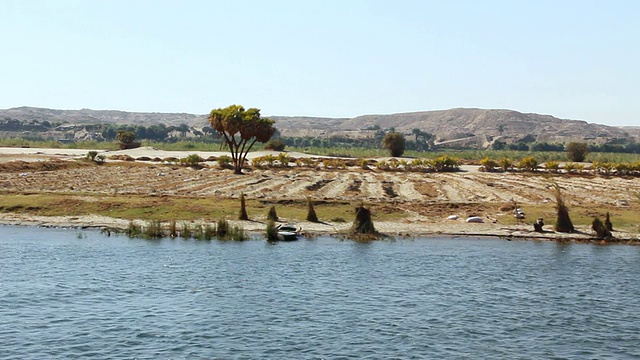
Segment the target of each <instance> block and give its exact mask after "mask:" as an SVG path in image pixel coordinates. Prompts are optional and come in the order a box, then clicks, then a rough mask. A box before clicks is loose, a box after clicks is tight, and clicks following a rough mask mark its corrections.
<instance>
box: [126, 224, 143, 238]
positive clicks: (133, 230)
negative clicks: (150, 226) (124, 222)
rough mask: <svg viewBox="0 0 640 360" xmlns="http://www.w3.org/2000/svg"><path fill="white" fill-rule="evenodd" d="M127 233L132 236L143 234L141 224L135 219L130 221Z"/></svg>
mask: <svg viewBox="0 0 640 360" xmlns="http://www.w3.org/2000/svg"><path fill="white" fill-rule="evenodd" d="M126 233H127V236H128V237H130V238H134V237H140V235H142V228H141V227H140V225H137V224H136V223H134V222H133V221H130V222H129V227H127V231H126Z"/></svg>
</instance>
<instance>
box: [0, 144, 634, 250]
mask: <svg viewBox="0 0 640 360" xmlns="http://www.w3.org/2000/svg"><path fill="white" fill-rule="evenodd" d="M186 154H187V153H185V156H186ZM10 156H11V157H10V158H9V155H5V161H2V159H1V158H0V221H1V222H4V223H11V224H16V223H18V224H39V225H55V224H56V222H57V223H59V224H62V225H77V226H82V225H89V226H116V227H118V226H119V227H123V226H126V224H127V223H128V221H130V220H132V219H139V220H145V218H154V219H160V220H163V221H170V220H187V221H198V220H202V219H203V220H204V221H210V220H214V219H215V218H216V217H227V218H229V219H233V218H234V216H235V214H236V213H237V208H238V205H237V203H238V202H237V199H238V198H239V197H240V194H241V193H244V195H245V196H246V198H247V199H248V200H249V210H250V214H249V215H250V217H252V220H253V221H252V222H248V223H246V224H245V226H246V227H247V228H248V230H255V231H261V230H262V229H263V227H264V220H265V218H266V213H267V210H266V209H268V207H270V206H271V205H276V209H277V210H278V213H279V214H280V216H281V219H282V221H288V222H296V223H301V224H304V227H305V228H306V229H308V230H310V231H313V232H318V233H334V232H339V231H343V230H346V229H348V227H349V226H350V225H351V221H353V218H354V213H353V212H354V208H355V207H356V206H358V205H360V204H364V205H365V206H367V207H369V208H371V210H372V212H373V214H374V222H375V223H376V226H377V227H378V228H379V230H380V231H383V232H387V233H389V234H391V235H395V236H397V235H404V234H408V235H425V234H453V235H457V234H459V235H472V234H473V235H497V236H516V237H543V238H544V237H569V238H572V237H575V236H578V237H580V236H584V237H591V235H592V234H591V230H590V226H589V225H590V223H591V221H592V220H593V217H595V216H598V217H600V218H601V219H604V216H605V214H606V213H607V212H609V213H610V215H611V219H612V222H613V223H614V227H615V226H616V223H617V224H618V225H617V229H615V230H618V231H619V232H618V233H617V237H620V238H625V239H638V238H640V235H638V233H639V231H640V229H639V228H638V223H639V222H640V221H639V219H640V179H639V178H636V177H628V178H625V177H615V176H611V177H603V176H594V175H588V174H582V175H567V174H555V175H550V174H546V173H520V172H513V173H511V172H509V173H487V172H480V171H478V170H477V167H471V166H464V167H463V169H462V170H463V171H459V172H455V173H422V172H405V171H381V170H377V169H369V170H363V169H361V168H359V167H350V168H347V169H323V168H320V169H314V168H302V167H293V166H290V167H279V168H268V169H252V170H247V171H246V172H245V174H243V175H235V174H233V171H231V170H228V169H221V168H219V167H218V166H217V165H216V164H215V163H207V164H205V165H204V166H203V167H201V168H197V169H194V168H190V167H183V166H178V165H163V164H160V163H149V162H146V163H142V162H124V161H108V162H107V163H105V164H102V165H96V164H93V163H91V162H87V161H79V160H77V159H75V160H74V159H71V158H60V157H48V158H47V157H45V156H44V155H42V154H41V155H38V157H37V159H35V160H34V159H29V158H28V156H26V155H25V156H24V158H22V159H18V158H19V156H17V155H10ZM151 157H152V156H151ZM43 160H46V161H43ZM554 184H557V185H558V186H559V187H560V189H561V192H562V194H563V196H564V199H565V202H566V203H567V204H568V205H569V208H570V211H571V212H570V214H571V216H572V219H573V220H574V223H575V224H576V225H578V228H579V230H580V231H581V233H578V234H571V235H564V234H556V233H553V231H552V225H553V223H554V221H555V209H554V205H555V195H554V194H555V193H554ZM307 199H310V200H311V201H312V202H313V203H314V204H315V206H316V210H317V212H318V215H319V217H321V219H320V220H321V221H322V223H320V224H313V223H308V222H305V221H304V218H305V216H306V206H307ZM514 204H516V206H518V207H519V208H522V209H523V210H524V212H525V213H526V217H525V219H524V220H516V219H515V218H514V216H513V205H514ZM167 209H170V210H167ZM145 214H147V215H145ZM450 215H457V216H458V219H457V220H446V218H447V217H449V216H450ZM175 216H178V217H179V218H177V219H176V218H172V217H175ZM470 216H479V217H481V218H482V219H483V221H484V223H481V224H470V223H467V222H465V219H466V218H468V217H470ZM538 218H544V219H545V223H547V226H546V227H545V230H547V233H543V234H540V233H533V231H532V230H533V227H532V225H531V224H532V223H533V222H534V221H535V220H536V219H538ZM615 235H616V233H614V236H615Z"/></svg>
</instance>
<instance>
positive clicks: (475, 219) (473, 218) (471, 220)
mask: <svg viewBox="0 0 640 360" xmlns="http://www.w3.org/2000/svg"><path fill="white" fill-rule="evenodd" d="M467 222H468V223H483V222H484V220H483V219H482V218H481V217H480V216H471V217H469V218H467Z"/></svg>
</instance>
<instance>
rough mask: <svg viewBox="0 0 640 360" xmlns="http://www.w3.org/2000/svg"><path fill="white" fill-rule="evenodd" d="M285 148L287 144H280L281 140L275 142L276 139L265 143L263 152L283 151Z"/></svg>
mask: <svg viewBox="0 0 640 360" xmlns="http://www.w3.org/2000/svg"><path fill="white" fill-rule="evenodd" d="M286 147H287V144H285V143H284V142H282V140H277V139H273V140H269V142H267V144H266V145H265V146H264V148H265V150H274V151H284V149H285V148H286Z"/></svg>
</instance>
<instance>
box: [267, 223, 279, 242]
mask: <svg viewBox="0 0 640 360" xmlns="http://www.w3.org/2000/svg"><path fill="white" fill-rule="evenodd" d="M266 237H267V241H278V228H277V227H276V223H275V222H274V221H273V220H269V221H268V222H267V228H266Z"/></svg>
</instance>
